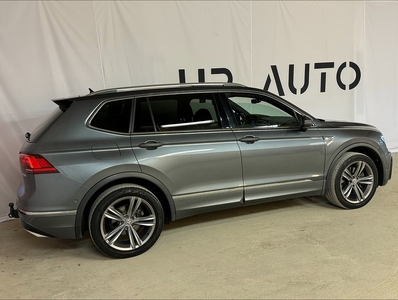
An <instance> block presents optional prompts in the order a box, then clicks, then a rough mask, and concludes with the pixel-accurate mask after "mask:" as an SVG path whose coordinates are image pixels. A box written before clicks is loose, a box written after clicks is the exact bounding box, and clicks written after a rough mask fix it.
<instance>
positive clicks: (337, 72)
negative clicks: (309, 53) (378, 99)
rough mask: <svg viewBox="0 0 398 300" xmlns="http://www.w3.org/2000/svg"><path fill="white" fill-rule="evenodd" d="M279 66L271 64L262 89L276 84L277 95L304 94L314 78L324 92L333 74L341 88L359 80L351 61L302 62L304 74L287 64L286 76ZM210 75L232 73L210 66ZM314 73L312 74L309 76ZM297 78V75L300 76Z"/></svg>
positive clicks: (228, 75)
mask: <svg viewBox="0 0 398 300" xmlns="http://www.w3.org/2000/svg"><path fill="white" fill-rule="evenodd" d="M280 68H281V67H280V66H279V67H278V66H277V65H271V66H270V69H271V72H269V73H268V75H267V76H266V79H265V83H264V88H263V89H264V90H266V91H268V90H269V88H270V87H271V85H272V84H274V85H275V86H276V89H277V91H278V94H279V96H284V95H285V90H287V89H288V90H290V92H291V93H292V94H295V95H297V94H304V93H305V92H306V91H307V90H308V88H309V86H310V80H311V81H312V80H316V81H318V82H319V83H317V85H318V84H319V92H320V93H325V92H326V89H327V87H326V82H327V77H328V76H333V77H334V80H335V82H336V85H337V86H338V87H339V88H340V89H341V90H352V89H355V88H356V87H357V86H358V84H359V82H360V81H361V69H360V68H359V66H358V65H357V64H356V63H355V62H352V61H349V62H348V63H347V62H342V63H335V62H315V63H313V64H311V63H305V64H304V74H296V73H295V71H294V70H295V65H294V64H289V65H288V72H287V78H284V77H282V76H280V72H279V71H280ZM345 70H349V71H350V72H351V73H352V74H353V76H352V78H351V79H350V80H348V82H347V79H345V77H344V76H342V74H343V72H344V71H345ZM210 72H211V75H218V74H224V75H225V76H226V81H227V82H233V74H232V72H231V71H230V70H229V69H228V68H211V69H210ZM311 73H314V76H310V75H311ZM178 74H179V81H180V83H185V82H186V79H185V69H179V70H178ZM300 76H301V78H298V79H297V77H300ZM205 81H206V78H205V69H198V82H205ZM296 82H303V84H302V85H301V86H297V84H296Z"/></svg>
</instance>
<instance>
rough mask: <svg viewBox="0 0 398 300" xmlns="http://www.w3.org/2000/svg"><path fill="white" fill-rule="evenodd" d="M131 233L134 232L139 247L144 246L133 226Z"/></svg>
mask: <svg viewBox="0 0 398 300" xmlns="http://www.w3.org/2000/svg"><path fill="white" fill-rule="evenodd" d="M131 231H132V232H133V235H134V239H135V240H136V241H137V244H138V247H141V246H142V240H141V238H140V236H139V235H138V233H137V231H135V229H134V227H133V226H131Z"/></svg>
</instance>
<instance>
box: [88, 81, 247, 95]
mask: <svg viewBox="0 0 398 300" xmlns="http://www.w3.org/2000/svg"><path fill="white" fill-rule="evenodd" d="M195 86H241V87H244V85H243V84H238V83H230V82H199V83H171V84H156V85H141V86H126V87H119V88H109V89H103V90H99V91H96V92H90V94H88V95H87V96H92V95H101V94H107V93H118V92H131V91H141V90H149V89H156V88H179V87H195Z"/></svg>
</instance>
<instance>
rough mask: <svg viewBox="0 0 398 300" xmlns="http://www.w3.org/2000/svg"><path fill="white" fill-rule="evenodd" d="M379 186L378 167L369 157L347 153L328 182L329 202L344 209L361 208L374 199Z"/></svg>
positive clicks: (337, 164)
mask: <svg viewBox="0 0 398 300" xmlns="http://www.w3.org/2000/svg"><path fill="white" fill-rule="evenodd" d="M377 186H378V173H377V167H376V165H375V163H374V162H373V160H372V159H370V158H369V157H368V156H367V155H364V154H361V153H356V152H347V153H345V154H343V155H342V156H341V157H340V159H339V160H338V161H337V163H336V165H335V166H334V169H333V171H332V172H331V175H330V177H329V178H328V180H327V193H326V197H327V198H328V200H329V201H330V202H331V203H332V204H334V205H337V206H340V207H342V208H351V209H353V208H360V207H362V206H364V205H366V204H367V203H368V202H369V201H370V200H371V199H372V197H373V195H374V193H375V192H376V188H377Z"/></svg>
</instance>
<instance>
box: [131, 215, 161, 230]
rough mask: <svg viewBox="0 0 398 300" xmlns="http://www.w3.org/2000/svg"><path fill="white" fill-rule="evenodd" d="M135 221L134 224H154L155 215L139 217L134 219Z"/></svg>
mask: <svg viewBox="0 0 398 300" xmlns="http://www.w3.org/2000/svg"><path fill="white" fill-rule="evenodd" d="M135 220H136V221H135V222H134V224H135V225H140V226H149V227H152V226H155V225H156V217H155V216H154V215H149V216H146V217H139V218H136V219H135Z"/></svg>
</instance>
